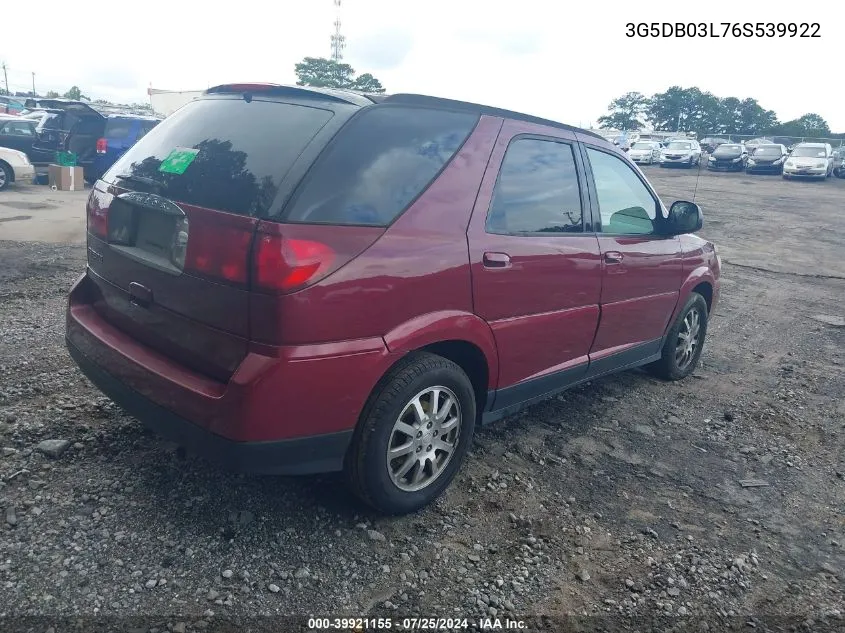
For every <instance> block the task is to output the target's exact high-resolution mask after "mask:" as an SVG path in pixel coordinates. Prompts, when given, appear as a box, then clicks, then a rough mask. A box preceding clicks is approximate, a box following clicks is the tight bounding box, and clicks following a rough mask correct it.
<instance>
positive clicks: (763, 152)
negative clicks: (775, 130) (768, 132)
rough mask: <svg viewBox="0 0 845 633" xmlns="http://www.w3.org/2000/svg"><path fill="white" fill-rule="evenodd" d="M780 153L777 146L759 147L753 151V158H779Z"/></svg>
mask: <svg viewBox="0 0 845 633" xmlns="http://www.w3.org/2000/svg"><path fill="white" fill-rule="evenodd" d="M782 153H783V152H782V150H781V148H780V146H779V145H761V146H760V147H758V148H757V149H756V150H754V155H755V156H780V155H781V154H782Z"/></svg>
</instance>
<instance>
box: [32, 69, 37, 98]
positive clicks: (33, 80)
mask: <svg viewBox="0 0 845 633" xmlns="http://www.w3.org/2000/svg"><path fill="white" fill-rule="evenodd" d="M37 94H38V93H37V92H35V71H33V73H32V96H33V97H34V96H36V95H37Z"/></svg>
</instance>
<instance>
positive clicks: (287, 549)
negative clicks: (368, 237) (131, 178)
mask: <svg viewBox="0 0 845 633" xmlns="http://www.w3.org/2000/svg"><path fill="white" fill-rule="evenodd" d="M644 169H645V171H646V172H647V173H648V175H649V177H650V178H651V179H652V182H653V183H654V184H655V186H656V187H657V188H658V191H659V192H660V193H661V194H662V195H664V196H665V199H666V200H667V201H671V200H673V199H676V198H687V199H688V198H689V197H690V196H691V195H692V191H693V189H694V188H695V187H696V184H698V188H697V201H698V202H700V203H701V204H702V206H703V208H704V211H705V229H704V231H702V234H703V235H704V236H705V237H708V238H710V239H712V240H714V241H715V242H717V244H718V245H719V247H720V252H721V253H722V256H723V259H724V271H723V275H724V286H723V297H722V303H721V304H720V306H719V308H718V311H717V314H716V316H715V318H714V320H713V321H712V322H711V329H710V331H709V336H708V343H707V346H706V348H705V353H704V355H703V357H702V361H703V364H702V366H701V368H700V369H699V370H698V371H697V372H696V373H695V374H694V375H693V376H692V377H691V378H689V379H687V380H686V381H684V382H681V383H673V384H667V383H663V382H661V381H659V380H656V379H654V378H652V377H650V376H648V375H647V374H645V373H643V372H639V371H634V372H628V373H625V374H622V375H618V376H615V377H610V378H607V379H603V380H599V381H595V382H593V383H590V384H587V385H584V386H583V387H580V388H577V389H574V390H572V391H570V392H567V393H565V394H563V395H561V396H559V397H557V398H556V399H554V400H551V401H549V402H546V403H543V404H540V405H537V406H534V407H532V408H531V409H529V410H527V411H526V412H524V413H523V414H521V415H519V416H516V417H513V418H510V419H508V420H505V421H503V422H501V423H498V424H496V425H494V426H491V427H488V428H485V429H483V430H481V431H480V432H479V433H478V434H477V437H476V440H475V445H474V447H473V449H472V451H471V453H470V455H469V461H468V463H467V464H466V466H465V468H464V469H463V470H462V472H461V473H460V475H459V476H458V478H457V479H456V481H455V483H454V484H453V485H452V487H451V488H450V490H449V491H448V493H447V494H446V495H445V496H444V497H443V498H442V499H440V500H439V501H438V502H437V503H436V504H435V505H434V506H433V507H431V508H429V509H427V510H425V511H423V512H421V513H419V514H417V515H413V516H409V517H403V518H399V519H384V518H381V517H377V516H374V515H372V514H369V513H367V512H366V511H364V510H363V509H362V508H361V507H360V506H358V505H357V504H356V503H355V502H354V501H353V500H352V499H351V498H350V497H349V495H348V494H347V492H346V491H345V488H344V486H343V484H342V481H341V480H340V479H339V478H338V477H336V476H326V477H315V478H299V479H297V478H276V477H248V476H239V475H232V474H228V473H225V472H221V471H219V470H217V469H216V468H215V467H214V466H213V465H210V464H207V463H205V462H204V461H202V460H199V459H197V458H194V457H193V456H190V455H185V454H183V452H182V451H181V450H179V449H178V448H177V447H175V446H171V445H169V444H167V443H165V442H163V441H161V440H159V439H157V438H156V437H154V436H151V435H150V434H148V433H146V432H145V431H144V429H143V428H142V427H141V425H140V424H139V423H138V422H136V421H134V420H133V419H132V418H129V417H127V416H126V415H124V414H123V413H122V412H121V411H120V410H119V409H118V408H117V407H115V406H113V405H112V404H110V402H109V400H108V399H107V398H105V397H103V396H102V395H100V393H99V392H98V391H96V390H95V389H94V388H93V387H92V386H91V385H90V384H89V383H88V382H87V381H86V379H85V378H83V377H82V375H81V374H80V373H79V372H78V371H77V370H76V368H75V366H74V365H73V364H72V362H71V361H70V359H69V357H68V355H67V353H66V351H65V349H64V347H63V318H64V317H63V308H64V301H65V295H66V292H67V290H68V288H69V286H70V284H71V283H72V281H73V280H74V278H75V276H76V275H78V274H79V272H80V271H81V270H82V269H83V267H84V256H85V253H84V248H83V247H81V246H78V245H49V244H43V243H20V242H11V241H5V242H3V241H0V451H2V453H0V616H24V615H38V614H50V615H57V616H71V615H74V616H76V615H93V614H100V615H102V616H147V617H149V616H150V615H154V616H156V617H157V618H159V619H160V621H161V623H162V626H161V628H160V629H159V630H161V631H164V630H165V626H166V627H167V628H169V629H170V630H173V631H175V632H176V633H180V632H183V631H185V630H195V629H196V630H199V629H200V628H202V627H206V628H207V627H208V623H209V622H211V623H213V622H214V621H215V619H214V618H220V617H228V618H238V617H245V616H247V615H259V614H271V615H272V614H291V613H295V614H309V615H329V614H335V615H336V614H346V615H358V616H362V615H369V616H377V615H384V616H392V617H409V616H414V615H421V616H426V617H428V616H442V617H456V616H461V617H470V618H472V622H474V623H476V624H477V618H479V617H482V616H486V617H499V618H505V617H512V618H513V617H524V616H528V615H537V614H543V615H547V616H552V617H554V616H578V617H580V618H582V619H581V620H580V622H581V625H582V628H584V627H585V628H589V626H591V625H592V626H595V625H596V624H597V623H603V626H604V625H607V623H609V622H614V621H622V619H623V618H639V619H640V620H638V621H644V620H643V618H651V619H652V621H660V622H673V623H676V624H677V623H684V622H686V623H695V624H696V625H697V626H699V627H701V626H708V625H709V626H710V629H711V630H724V628H725V627H727V626H729V625H736V626H737V627H739V626H741V627H745V628H747V627H750V626H754V627H757V628H760V630H765V629H766V626H772V623H773V622H781V623H788V624H789V625H790V626H792V625H802V626H803V627H804V628H805V629H806V630H838V629H839V628H841V627H845V620H843V618H845V598H843V586H842V583H843V582H845V549H844V548H845V453H843V447H844V446H845V399H843V394H845V355H843V346H844V344H845V327H843V326H845V322H843V321H842V317H843V316H845V307H843V298H844V297H845V261H843V258H842V244H843V243H845V217H843V215H842V201H843V199H845V181H828V182H825V183H798V182H790V183H785V182H782V181H781V180H780V179H779V178H766V177H754V178H750V177H748V176H745V175H742V174H739V175H729V174H718V175H716V174H708V173H706V172H705V173H703V174H701V178H700V182H698V183H696V181H697V178H696V174H695V172H692V173H690V172H687V171H679V170H660V169H656V168H644ZM0 204H2V203H0ZM0 227H2V225H0ZM0 237H2V228H0ZM125 622H128V620H126V621H125ZM802 623H803V624H802ZM546 625H547V626H551V627H552V628H554V625H553V624H552V625H549V624H548V622H547V623H546ZM764 625H765V626H764ZM539 626H540V625H539V624H538V627H539ZM714 627H715V628H714ZM808 627H809V628H808ZM813 627H816V628H813ZM819 627H822V628H819ZM41 630H42V631H43V629H41ZM124 630H129V629H126V628H125V627H124ZM131 630H135V629H131ZM137 630H139V631H141V630H147V628H140V629H137ZM749 630H750V629H749Z"/></svg>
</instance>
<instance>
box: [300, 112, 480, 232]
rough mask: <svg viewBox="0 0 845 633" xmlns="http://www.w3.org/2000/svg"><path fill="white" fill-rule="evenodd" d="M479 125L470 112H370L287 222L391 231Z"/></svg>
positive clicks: (309, 184) (329, 154)
mask: <svg viewBox="0 0 845 633" xmlns="http://www.w3.org/2000/svg"><path fill="white" fill-rule="evenodd" d="M477 121H478V116H477V115H475V114H468V113H464V112H452V111H446V110H433V109H425V108H409V107H397V106H382V107H378V106H375V107H371V108H368V109H367V110H365V111H364V112H362V113H360V114H359V115H358V116H356V117H355V118H353V119H352V120H351V121H350V122H349V123H348V124H347V125H346V126H344V128H343V129H342V130H341V131H340V133H339V134H338V136H337V138H336V139H335V141H334V142H333V143H332V144H331V145H330V146H329V147H328V148H327V149H326V151H325V152H324V153H323V154H322V155H321V156H320V158H319V159H318V161H317V163H316V164H315V165H314V167H313V168H312V169H311V172H310V173H309V174H308V176H307V177H306V179H305V181H304V182H303V185H302V187H301V190H300V191H299V192H298V194H297V195H296V196H295V198H294V199H293V201H292V203H291V204H290V205H289V208H288V210H287V212H286V213H285V215H284V218H283V219H284V221H287V222H301V223H309V224H341V225H369V226H386V225H388V224H390V223H391V222H392V221H393V220H394V219H395V218H396V217H397V216H399V215H400V214H401V213H402V212H403V211H404V210H405V209H406V208H407V207H408V206H409V205H410V204H411V203H412V202H413V201H414V199H415V198H417V197H418V196H419V195H420V194H421V193H422V192H423V191H424V190H425V189H426V188H427V187H428V185H429V183H430V182H431V181H432V180H433V179H434V177H435V176H436V175H437V174H438V173H439V172H440V170H441V169H443V167H444V166H445V165H446V163H448V162H449V161H450V160H451V159H452V157H453V156H454V155H455V154H456V153H457V151H458V149H460V147H461V145H463V142H464V141H465V140H466V138H467V137H468V136H469V134H470V133H471V132H472V130H473V129H474V128H475V124H476V122H477Z"/></svg>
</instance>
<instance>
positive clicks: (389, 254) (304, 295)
mask: <svg viewBox="0 0 845 633" xmlns="http://www.w3.org/2000/svg"><path fill="white" fill-rule="evenodd" d="M499 127H500V121H499V120H498V119H496V118H491V117H482V118H481V119H480V121H479V123H478V125H477V126H476V128H475V130H474V131H473V132H472V134H471V135H470V136H469V138H468V139H467V141H466V142H465V143H464V145H463V147H462V148H461V149H460V150H459V151H458V153H457V154H456V155H455V157H454V158H453V159H452V161H451V162H450V163H449V164H448V165H447V166H446V167H445V169H444V170H443V171H442V172H441V173H440V175H439V176H438V177H437V178H436V179H435V181H434V182H433V183H432V184H431V185H430V186H429V187H428V189H427V190H426V191H425V192H424V193H423V194H422V195H421V196H420V197H419V198H417V200H416V201H415V202H414V203H412V204H411V206H410V207H409V208H408V209H407V210H406V211H405V213H404V214H403V215H401V216H400V217H399V218H398V219H397V220H396V221H395V222H394V223H393V225H391V226H390V227H389V228H388V229H387V230H386V231H385V232H384V234H383V235H382V236H381V237H380V238H379V239H378V240H376V241H375V243H374V244H372V245H371V246H370V247H369V248H368V249H367V250H366V251H364V252H363V253H362V254H361V255H359V256H358V257H357V258H356V259H354V260H352V261H351V262H349V263H348V264H346V265H345V266H344V267H343V268H341V269H339V270H338V271H336V272H335V273H333V274H332V275H330V276H329V277H327V278H326V279H324V280H322V281H321V282H319V283H317V284H315V285H314V286H311V287H309V288H306V289H304V290H302V291H300V292H296V293H293V294H290V295H286V296H282V297H279V298H278V299H274V301H276V302H278V309H277V310H274V311H273V312H274V313H275V315H274V318H276V319H277V320H278V327H277V328H276V329H277V331H278V332H280V333H281V336H282V338H283V340H282V341H280V342H281V343H282V344H285V345H300V344H313V343H319V342H330V341H343V340H351V339H358V338H369V337H373V336H377V337H385V338H387V339H390V340H392V341H393V343H394V347H396V349H391V351H400V352H401V351H409V349H412V348H413V346H416V345H419V344H420V342H421V340H423V339H420V338H415V337H414V336H410V335H409V333H410V332H413V331H414V330H415V329H416V328H418V327H421V324H420V322H419V321H418V319H420V317H424V316H425V315H432V314H436V313H442V314H444V315H446V319H447V320H451V319H453V317H454V316H455V315H456V314H463V315H468V316H470V317H474V315H473V306H472V285H471V278H470V271H469V254H468V250H467V240H466V231H467V225H468V223H469V218H470V213H471V211H472V207H473V204H474V202H475V197H476V194H477V192H478V186H479V183H480V182H481V178H482V176H483V174H484V170H485V168H486V166H487V161H488V159H489V157H490V153H491V151H492V148H493V144H494V143H495V140H496V135H497V133H498V129H499ZM338 228H339V230H343V228H344V227H338ZM459 321H460V320H459ZM471 322H473V321H472V319H469V320H466V321H460V323H462V325H461V326H459V327H457V328H455V329H453V330H452V331H451V333H449V334H447V332H446V330H443V332H444V338H443V339H441V340H448V339H449V338H452V337H453V336H454V333H455V332H456V331H457V332H461V331H462V328H464V327H465V326H466V323H471ZM426 328H427V329H430V328H431V325H430V324H428V325H427V326H426ZM431 338H432V337H431V336H430V335H429V336H428V337H427V338H425V340H427V341H430V342H435V341H433V340H431ZM435 338H436V337H435Z"/></svg>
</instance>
